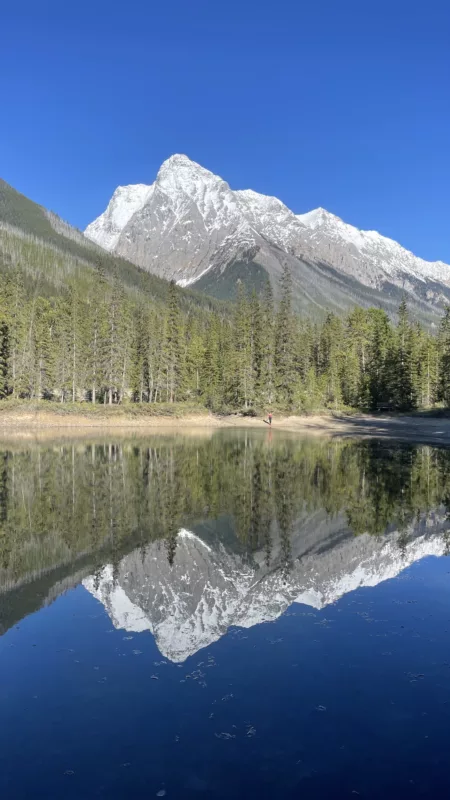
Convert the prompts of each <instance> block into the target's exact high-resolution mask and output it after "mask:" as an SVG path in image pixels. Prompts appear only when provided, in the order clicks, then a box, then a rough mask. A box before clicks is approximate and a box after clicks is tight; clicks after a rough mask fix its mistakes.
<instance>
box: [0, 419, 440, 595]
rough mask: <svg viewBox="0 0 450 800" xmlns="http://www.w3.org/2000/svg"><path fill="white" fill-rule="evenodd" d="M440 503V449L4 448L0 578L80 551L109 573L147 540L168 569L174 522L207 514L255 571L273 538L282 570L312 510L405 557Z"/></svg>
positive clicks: (286, 445)
mask: <svg viewBox="0 0 450 800" xmlns="http://www.w3.org/2000/svg"><path fill="white" fill-rule="evenodd" d="M440 505H444V506H446V507H448V508H450V452H449V451H447V450H439V449H434V448H430V447H412V446H411V447H408V446H402V447H397V446H394V445H389V444H386V443H379V442H376V441H367V442H360V443H348V442H331V441H323V440H309V441H298V440H295V439H284V438H281V437H280V438H278V437H275V438H274V439H273V440H272V441H271V442H270V443H269V442H268V441H267V440H263V439H259V438H253V437H248V436H244V435H243V436H242V437H241V438H238V437H232V438H231V437H230V438H228V437H227V436H222V435H217V436H214V437H213V438H212V439H211V440H207V441H197V440H194V441H192V440H183V439H178V438H176V437H172V438H171V439H164V438H161V439H154V440H153V441H152V442H151V445H150V444H148V443H146V442H138V443H132V444H128V443H122V444H117V443H116V444H88V445H86V444H73V445H52V446H47V447H46V446H40V447H34V448H33V447H32V448H29V449H16V450H10V451H8V452H3V453H2V454H0V581H1V584H3V585H5V584H7V583H10V582H15V581H17V580H20V579H22V578H23V577H25V576H27V575H30V574H32V573H35V572H36V571H39V570H44V569H48V568H52V567H54V566H56V565H58V564H62V563H68V562H70V561H71V560H74V559H75V558H78V557H80V556H82V555H83V554H86V553H94V554H95V553H98V567H100V565H101V564H102V563H104V562H105V560H109V561H110V562H112V564H113V574H114V575H116V574H117V569H118V565H119V562H120V560H121V558H122V557H123V555H124V553H126V552H128V551H129V550H130V549H132V548H133V549H134V548H136V547H140V548H141V551H142V555H143V557H144V555H145V547H146V544H147V543H148V542H150V541H153V540H155V539H164V540H165V547H166V551H167V558H168V561H169V563H170V564H173V562H174V559H176V548H177V534H178V530H179V529H180V527H183V526H184V527H189V526H193V525H195V523H198V522H201V521H202V520H204V519H205V517H208V518H217V517H218V516H219V515H229V516H231V517H232V518H233V520H234V528H235V533H236V536H237V538H238V540H239V542H240V545H239V547H240V548H243V549H244V550H247V551H248V552H252V551H255V550H262V551H263V553H264V554H265V562H266V565H269V564H270V561H271V559H272V553H273V547H274V542H275V539H277V540H278V542H279V549H280V553H281V561H282V565H283V569H284V570H288V569H289V567H290V564H291V560H292V552H291V536H292V531H293V529H294V527H295V522H296V519H297V518H298V517H299V515H300V514H302V513H309V512H313V511H315V510H317V509H321V508H323V509H325V510H326V511H327V513H328V514H330V515H335V514H337V513H345V514H346V516H347V520H348V524H349V526H350V528H351V529H352V530H353V532H354V533H355V534H361V533H364V532H368V533H370V534H372V535H382V534H383V533H384V532H385V531H386V530H387V529H394V528H395V529H397V530H398V531H399V536H398V544H399V547H400V549H401V550H405V548H406V546H407V543H408V529H409V527H410V525H411V524H412V523H413V522H414V521H415V520H419V519H420V515H421V514H423V513H424V512H427V511H429V510H430V509H432V508H437V507H439V506H440ZM444 536H445V537H448V534H447V533H446V534H444ZM446 541H447V539H446ZM448 549H450V546H449V548H448Z"/></svg>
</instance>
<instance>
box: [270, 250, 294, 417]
mask: <svg viewBox="0 0 450 800" xmlns="http://www.w3.org/2000/svg"><path fill="white" fill-rule="evenodd" d="M280 288H281V299H280V302H279V306H278V313H277V318H276V330H275V354H274V359H275V389H276V396H277V400H278V402H280V403H281V404H283V405H285V406H287V407H288V408H290V407H292V401H293V397H294V380H295V374H294V325H293V313H292V278H291V273H290V271H289V267H287V266H285V267H284V268H283V275H282V278H281V287H280Z"/></svg>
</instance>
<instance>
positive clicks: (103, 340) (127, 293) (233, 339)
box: [0, 182, 450, 413]
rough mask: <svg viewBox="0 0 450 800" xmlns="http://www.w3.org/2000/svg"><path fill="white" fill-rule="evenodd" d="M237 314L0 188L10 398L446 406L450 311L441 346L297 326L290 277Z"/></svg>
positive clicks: (385, 327)
mask: <svg viewBox="0 0 450 800" xmlns="http://www.w3.org/2000/svg"><path fill="white" fill-rule="evenodd" d="M237 285H238V292H237V297H236V298H235V302H234V303H233V304H230V303H228V304H225V303H222V304H220V303H219V302H218V301H215V300H213V299H211V298H207V297H205V296H202V295H201V294H200V293H196V292H192V291H189V290H186V289H180V288H178V287H176V286H175V284H173V283H172V284H168V283H167V282H166V281H165V280H162V279H161V278H158V277H156V276H154V275H150V274H149V273H148V272H144V271H143V270H140V269H139V268H137V267H136V266H134V265H133V264H130V263H129V262H127V261H125V260H123V259H121V258H117V257H115V256H112V255H110V254H108V253H105V252H104V251H103V250H101V249H100V248H98V247H97V246H96V245H93V244H92V243H90V242H89V241H88V240H87V239H86V238H85V237H84V236H83V234H81V233H80V232H79V231H76V230H75V229H73V228H71V227H70V226H69V225H67V224H66V223H64V222H63V221H62V220H60V219H59V218H58V217H56V215H53V214H50V213H49V212H47V211H46V210H45V209H43V208H42V207H41V206H38V205H36V204H35V203H33V202H32V201H30V200H28V199H27V198H26V197H24V196H23V195H20V194H19V193H18V192H16V191H15V190H14V189H12V188H11V187H10V186H8V185H7V184H5V183H4V182H0V395H1V397H2V398H9V397H12V398H25V399H30V400H41V399H48V400H55V401H58V402H61V403H64V402H68V401H71V402H76V401H83V402H90V403H106V404H118V403H121V404H123V403H129V402H144V403H159V402H169V403H172V402H175V401H191V402H196V403H200V404H202V405H204V406H205V407H207V408H210V409H212V410H216V411H218V410H237V409H243V410H245V411H246V413H255V410H256V409H259V410H262V409H264V408H268V407H269V406H275V407H278V408H282V409H285V410H294V411H297V412H305V411H306V412H308V411H312V410H315V409H321V408H324V409H325V408H334V409H337V408H341V407H345V406H347V407H352V408H359V409H367V410H375V409H377V408H380V407H383V408H392V409H397V410H411V409H415V408H419V407H430V406H432V405H433V404H435V403H436V402H443V403H444V404H445V405H448V404H449V403H450V311H448V310H447V312H446V313H445V316H444V318H443V320H442V323H441V326H440V330H439V332H438V335H433V334H431V333H430V332H429V331H428V330H427V329H424V328H422V327H420V325H419V324H418V323H416V322H414V321H413V320H412V319H410V318H409V315H408V309H407V307H406V304H405V302H402V304H401V306H400V309H399V313H398V321H397V323H396V324H393V322H392V321H391V320H390V319H389V317H388V315H387V314H386V313H385V312H384V311H383V310H381V309H379V308H371V309H362V308H357V307H355V308H354V309H353V310H352V311H351V312H350V313H348V314H347V316H346V317H342V316H338V315H335V314H333V313H329V314H328V315H327V317H326V318H325V320H324V321H322V322H317V321H314V320H312V319H310V318H309V317H308V316H302V317H299V316H298V315H296V314H295V313H294V310H293V300H292V277H291V275H290V272H289V270H288V268H287V267H285V269H284V274H283V277H282V280H281V285H280V287H279V297H280V300H279V301H278V302H277V303H275V302H274V297H273V290H272V287H271V286H270V284H269V283H267V285H266V286H264V285H261V287H260V289H261V291H260V292H259V294H257V293H256V292H253V293H252V294H251V295H248V294H246V292H245V289H244V284H243V283H242V282H241V281H238V282H237Z"/></svg>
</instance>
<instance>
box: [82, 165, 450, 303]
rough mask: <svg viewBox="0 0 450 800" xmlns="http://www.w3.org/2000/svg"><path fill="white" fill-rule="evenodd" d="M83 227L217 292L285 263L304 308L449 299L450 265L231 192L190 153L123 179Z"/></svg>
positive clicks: (320, 217)
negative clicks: (404, 297) (150, 177)
mask: <svg viewBox="0 0 450 800" xmlns="http://www.w3.org/2000/svg"><path fill="white" fill-rule="evenodd" d="M85 234H86V236H87V237H88V238H90V239H91V240H93V241H95V242H96V243H97V244H99V245H101V246H102V247H103V248H105V249H106V250H109V251H112V252H114V253H117V254H118V255H121V256H123V257H125V258H127V259H129V260H130V261H133V262H134V263H136V264H137V265H139V266H140V267H143V268H144V269H146V270H148V271H150V272H152V273H155V274H157V275H160V276H161V277H164V278H168V279H174V280H175V281H177V282H178V283H179V284H180V285H181V286H188V285H194V286H196V287H197V288H199V289H203V290H205V291H208V292H209V293H212V294H218V293H219V294H220V293H222V295H225V296H226V294H227V293H228V294H231V293H232V291H233V289H234V288H235V287H234V284H235V283H236V281H237V280H242V279H244V280H245V281H246V282H247V283H249V284H251V283H252V281H253V282H254V280H255V276H256V275H258V276H259V279H260V278H261V275H263V277H264V276H265V278H266V279H267V278H268V279H270V280H272V281H273V282H274V285H276V282H277V279H278V278H279V275H280V273H281V271H282V268H283V266H284V265H285V264H287V265H288V266H289V267H290V269H291V272H292V276H293V281H294V295H296V299H297V304H298V305H299V306H300V307H305V306H307V305H309V306H311V304H318V305H320V306H322V307H333V306H335V307H337V308H344V307H347V306H348V305H351V304H354V302H355V300H356V301H358V302H361V303H362V304H363V305H369V304H373V303H374V302H377V297H378V300H379V301H380V302H381V303H382V305H383V304H386V303H388V305H389V296H392V303H393V304H395V303H396V302H397V301H398V294H399V293H400V292H403V291H405V292H407V293H409V295H410V297H411V300H412V302H415V303H416V304H418V305H420V306H421V307H422V309H423V310H426V309H427V307H428V309H433V308H435V307H436V306H439V305H442V304H443V303H444V302H446V300H448V299H450V266H449V265H447V264H444V263H443V262H440V261H438V262H427V261H424V260H423V259H421V258H418V257H416V256H415V255H413V253H410V252H409V251H408V250H406V249H405V248H403V247H401V246H400V245H399V244H398V243H397V242H394V241H392V240H391V239H387V238H386V237H384V236H381V235H380V234H379V233H377V232H375V231H359V230H358V229H356V228H354V227H352V226H351V225H347V224H346V223H344V222H343V221H342V220H340V219H339V218H338V217H336V216H334V215H333V214H330V213H329V212H327V211H325V210H324V209H321V208H319V209H315V210H314V211H310V212H308V213H307V214H300V215H296V214H294V213H293V212H292V211H290V210H289V209H288V208H287V206H285V205H284V204H283V203H282V202H281V201H280V200H278V199H277V198H275V197H266V196H265V195H261V194H257V193H256V192H253V191H251V190H244V191H232V190H231V189H230V187H229V185H228V184H227V183H226V182H225V181H224V180H222V178H220V177H218V176H216V175H214V174H213V173H212V172H209V171H208V170H206V169H204V168H203V167H201V166H200V165H199V164H196V163H194V162H192V161H190V159H189V158H187V157H186V156H183V155H174V156H172V157H171V158H169V159H168V160H167V161H165V162H164V163H163V165H162V166H161V168H160V170H159V172H158V175H157V177H156V180H155V182H154V183H153V184H152V185H151V186H146V185H143V184H138V185H136V186H123V187H118V189H116V191H115V192H114V195H113V197H112V199H111V201H110V203H109V205H108V207H107V209H106V211H105V212H104V213H103V214H102V215H101V216H100V217H99V218H98V219H96V220H95V221H94V222H92V223H91V224H90V225H88V227H87V228H86V231H85ZM219 287H220V288H219ZM295 290H297V291H295ZM380 297H381V300H380Z"/></svg>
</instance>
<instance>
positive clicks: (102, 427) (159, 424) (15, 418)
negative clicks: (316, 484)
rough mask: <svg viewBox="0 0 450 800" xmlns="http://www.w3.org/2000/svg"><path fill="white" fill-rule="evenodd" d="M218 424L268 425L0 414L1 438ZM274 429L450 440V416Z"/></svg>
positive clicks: (326, 419)
mask: <svg viewBox="0 0 450 800" xmlns="http://www.w3.org/2000/svg"><path fill="white" fill-rule="evenodd" d="M220 428H246V429H252V430H253V429H259V430H264V431H265V432H267V433H268V432H269V431H270V428H269V426H268V425H267V423H265V422H264V420H262V419H260V418H254V417H253V418H252V417H242V416H239V415H230V416H217V415H214V414H190V415H186V416H174V417H170V416H156V415H155V416H142V417H139V416H131V415H127V414H123V415H122V414H115V415H114V416H109V415H108V414H105V415H104V416H103V415H96V416H89V415H83V414H82V413H78V412H74V413H70V414H67V415H62V414H57V413H55V412H52V411H46V410H44V409H43V410H38V411H27V410H25V409H24V410H17V409H11V410H10V411H9V410H5V411H3V412H2V413H1V414H0V438H10V437H11V436H14V435H17V436H18V437H19V438H22V437H24V436H26V435H27V434H31V435H36V434H38V433H46V434H47V436H48V435H49V434H51V433H52V432H53V433H54V434H57V435H59V434H61V433H64V435H67V434H70V435H86V434H87V433H91V434H93V433H94V432H95V433H97V432H98V433H100V432H102V433H112V432H117V433H119V431H121V432H132V431H135V432H136V433H140V434H143V433H149V434H150V433H156V432H158V431H160V432H164V433H169V432H170V431H178V432H180V433H186V434H193V433H197V434H200V432H202V431H203V432H204V433H206V432H207V431H210V432H211V433H212V432H213V431H214V430H215V429H220ZM271 430H272V433H273V434H275V433H276V432H277V431H286V432H291V433H297V434H299V435H322V436H331V437H357V438H360V437H378V438H391V439H401V440H406V441H411V442H424V443H427V442H429V443H433V444H444V445H445V444H448V445H450V419H445V418H438V417H420V416H417V417H416V416H392V417H390V416H387V417H373V416H370V415H366V414H359V415H354V416H345V415H331V414H329V415H319V414H317V415H313V416H283V417H282V416H277V415H276V416H275V417H274V421H273V424H272V428H271Z"/></svg>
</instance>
